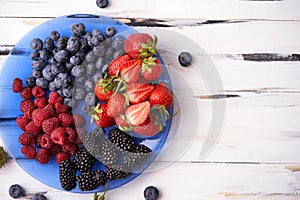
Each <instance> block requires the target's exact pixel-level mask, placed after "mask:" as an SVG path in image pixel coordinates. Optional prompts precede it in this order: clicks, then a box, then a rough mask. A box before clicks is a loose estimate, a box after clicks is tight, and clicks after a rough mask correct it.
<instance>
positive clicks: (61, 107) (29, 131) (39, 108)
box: [12, 78, 85, 164]
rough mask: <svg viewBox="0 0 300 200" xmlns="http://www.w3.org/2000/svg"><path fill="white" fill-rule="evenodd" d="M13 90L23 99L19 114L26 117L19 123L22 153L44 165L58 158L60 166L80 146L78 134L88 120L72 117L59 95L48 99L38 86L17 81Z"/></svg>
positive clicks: (77, 115)
mask: <svg viewBox="0 0 300 200" xmlns="http://www.w3.org/2000/svg"><path fill="white" fill-rule="evenodd" d="M12 90H13V92H15V93H20V95H21V97H22V101H21V103H20V110H21V112H22V113H23V115H21V116H19V117H18V118H17V119H16V124H17V126H18V127H19V128H20V129H21V130H22V131H23V132H22V133H21V134H20V135H19V137H18V141H19V143H20V144H21V145H22V148H21V152H22V153H23V154H24V155H25V156H26V157H27V158H28V159H36V160H37V161H38V162H39V163H41V164H46V163H48V162H49V161H50V157H51V156H55V160H56V162H57V163H58V164H59V163H60V162H61V161H63V160H68V159H70V157H71V156H73V155H75V154H76V152H77V150H78V145H79V144H81V140H80V136H79V135H78V132H79V131H78V130H79V129H82V128H81V127H83V126H84V124H85V118H84V117H83V116H81V115H79V114H73V115H72V113H71V112H70V110H69V107H68V106H67V105H65V104H63V103H62V97H61V96H59V94H58V93H57V92H56V91H52V92H50V93H49V95H46V93H45V90H44V89H43V88H41V87H39V86H34V87H32V88H31V87H29V86H23V82H22V80H21V79H19V78H15V79H14V81H13V85H12ZM47 96H48V97H47Z"/></svg>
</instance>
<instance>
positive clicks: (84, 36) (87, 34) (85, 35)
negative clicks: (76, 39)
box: [82, 31, 92, 39]
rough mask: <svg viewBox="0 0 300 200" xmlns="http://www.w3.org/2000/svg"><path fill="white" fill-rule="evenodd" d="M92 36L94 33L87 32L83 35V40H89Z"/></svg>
mask: <svg viewBox="0 0 300 200" xmlns="http://www.w3.org/2000/svg"><path fill="white" fill-rule="evenodd" d="M90 36H92V33H91V32H89V31H86V32H85V33H84V34H83V35H82V38H85V39H87V38H88V37H90Z"/></svg>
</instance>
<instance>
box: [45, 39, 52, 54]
mask: <svg viewBox="0 0 300 200" xmlns="http://www.w3.org/2000/svg"><path fill="white" fill-rule="evenodd" d="M44 44H45V48H46V49H47V50H48V51H52V49H54V41H53V40H52V39H51V38H46V39H45V40H44Z"/></svg>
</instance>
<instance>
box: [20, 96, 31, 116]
mask: <svg viewBox="0 0 300 200" xmlns="http://www.w3.org/2000/svg"><path fill="white" fill-rule="evenodd" d="M32 109H35V107H34V103H33V101H31V100H30V99H24V100H23V101H21V103H20V110H21V111H22V112H23V113H25V112H26V111H28V110H32Z"/></svg>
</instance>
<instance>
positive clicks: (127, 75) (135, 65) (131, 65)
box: [120, 59, 142, 83]
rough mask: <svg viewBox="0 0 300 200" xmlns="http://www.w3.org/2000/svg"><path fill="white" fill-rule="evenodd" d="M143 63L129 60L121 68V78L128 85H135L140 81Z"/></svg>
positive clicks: (137, 60)
mask: <svg viewBox="0 0 300 200" xmlns="http://www.w3.org/2000/svg"><path fill="white" fill-rule="evenodd" d="M141 67H142V62H141V61H140V60H139V59H133V60H129V61H127V62H125V63H123V64H122V65H121V66H120V75H121V78H122V79H123V80H124V81H125V82H126V83H134V82H136V81H137V80H139V77H140V70H141Z"/></svg>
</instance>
